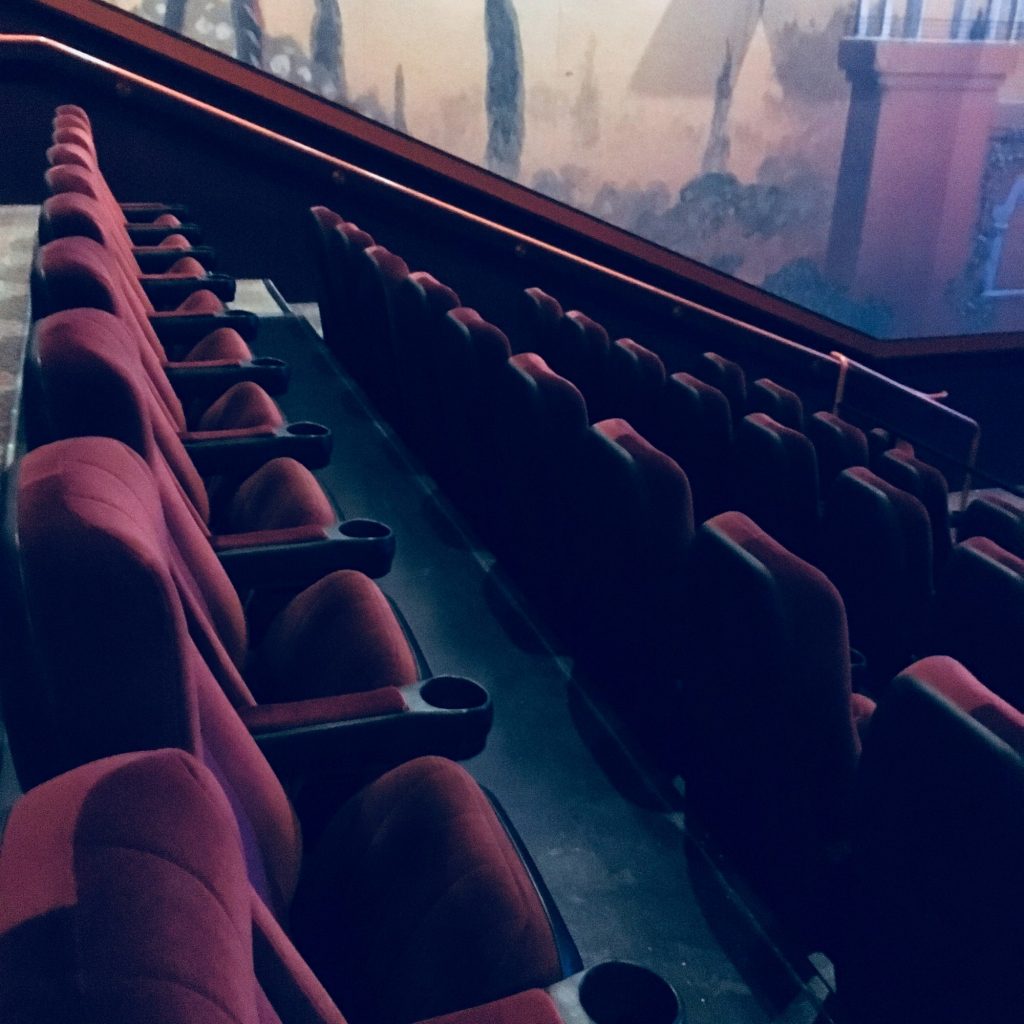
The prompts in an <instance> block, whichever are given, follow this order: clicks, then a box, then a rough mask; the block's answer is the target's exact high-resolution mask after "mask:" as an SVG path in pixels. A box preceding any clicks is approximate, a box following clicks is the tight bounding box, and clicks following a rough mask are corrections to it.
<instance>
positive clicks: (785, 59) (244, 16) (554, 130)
mask: <svg viewBox="0 0 1024 1024" xmlns="http://www.w3.org/2000/svg"><path fill="white" fill-rule="evenodd" d="M116 6H119V7H121V8H123V9H125V10H128V11H131V12H133V13H136V14H138V15H141V16H142V17H144V18H147V19H148V20H150V21H153V22H156V23H157V24H161V25H164V26H165V27H167V28H170V29H173V30H174V31H178V32H181V33H183V34H184V35H187V36H189V37H191V38H192V39H195V40H197V41H198V42H200V43H203V44H204V45H206V46H210V47H213V48H215V49H217V50H220V51H222V52H224V53H226V54H228V55H230V56H232V57H236V58H237V59H239V60H242V61H245V62H247V63H250V64H253V65H255V66H257V67H261V68H263V69H264V70H266V71H269V72H271V73H273V74H275V75H277V76H279V77H281V78H284V79H286V80H288V81H290V82H292V83H294V84H296V85H298V86H301V87H302V88H305V89H309V90H311V91H313V92H316V93H318V94H320V95H321V96H323V97H325V98H326V99H328V100H331V101H333V102H337V103H340V104H343V105H345V106H347V107H349V108H351V109H354V110H356V111H358V112H359V113H362V114H364V115H366V116H368V117H371V118H373V119H374V120H377V121H379V122H381V123H383V124H387V125H390V126H392V127H394V128H396V129H397V130H399V131H402V132H406V133H408V134H409V135H412V136H414V137H416V138H418V139H421V140H423V141H425V142H428V143H430V144H432V145H435V146H438V147H440V148H442V149H444V150H447V151H448V152H451V153H453V154H454V155H456V156H459V157H462V158H464V159H467V160H470V161H473V162H474V163H477V164H479V165H481V166H484V167H487V168H489V169H491V170H493V171H495V172H496V173H499V174H502V175H504V176H506V177H508V178H511V179H513V180H515V181H518V182H519V183H521V184H523V185H526V186H528V187H530V188H533V189H536V190H537V191H539V192H542V193H544V194H546V195H548V196H550V197H552V198H554V199H557V200H560V201H562V202H565V203H569V204H571V205H573V206H576V207H578V208H580V209H582V210H585V211H587V212H589V213H592V214H594V215H595V216H597V217H600V218H602V219H604V220H606V221H609V222H611V223H613V224H616V225H618V226H620V227H622V228H625V229H626V230H628V231H631V232H635V233H636V234H638V235H641V236H643V237H645V238H648V239H650V240H652V241H654V242H656V243H658V244H660V245H663V246H666V247H667V248H669V249H672V250H674V251H676V252H679V253H682V254H684V255H686V256H690V257H692V258H694V259H697V260H699V261H701V262H703V263H706V264H708V265H710V266H712V267H715V268H717V269H719V270H722V271H724V272H726V273H729V274H733V275H735V276H736V277H739V278H740V279H742V280H744V281H747V282H749V283H752V284H754V285H757V286H759V287H764V288H767V289H768V290H770V291H773V292H775V293H777V294H780V295H782V296H784V297H787V298H790V299H792V300H793V301H796V302H798V303H800V304H802V305H805V306H808V307H810V308H812V309H815V310H817V311H819V312H822V313H824V314H825V315H827V316H830V317H832V318H834V319H837V320H840V321H842V322H844V323H849V324H851V325H853V326H857V327H860V328H862V329H864V330H867V331H868V332H869V333H872V334H876V335H878V336H885V335H893V334H895V335H900V334H907V333H948V332H951V331H954V330H958V329H960V328H961V327H963V326H968V325H969V323H971V322H978V323H981V322H982V321H985V322H987V323H994V322H996V321H998V322H999V323H1003V322H1004V321H1006V317H1007V315H1008V314H1007V313H1006V310H1007V309H1009V308H1010V306H1011V305H1013V303H1012V302H1009V301H1008V300H1007V298H1006V297H1005V296H1004V297H1001V298H999V299H998V300H997V299H994V298H991V296H988V294H987V291H986V284H985V282H986V280H988V279H989V278H991V274H989V275H988V277H986V275H985V273H983V272H981V271H980V270H978V269H977V268H978V266H982V265H988V263H991V259H990V258H989V255H988V254H987V252H981V253H979V252H978V251H977V238H978V237H982V236H986V231H987V228H986V225H985V224H984V223H982V220H983V219H984V218H985V217H991V216H992V211H993V209H994V208H995V207H996V206H998V204H999V203H1000V202H1002V200H1003V199H1005V195H1004V196H1000V197H996V198H993V197H991V196H987V195H982V194H981V193H982V190H983V189H985V188H994V187H996V186H995V184H993V182H994V181H995V179H996V177H998V176H994V175H993V174H992V173H991V171H985V170H984V169H985V168H986V167H987V166H988V163H989V156H988V153H987V151H986V152H985V153H981V154H979V155H978V171H977V176H978V181H976V182H975V181H966V180H965V181H961V182H960V183H959V185H960V187H961V188H963V189H965V190H968V191H969V190H971V189H973V190H974V191H973V194H971V195H970V197H969V203H970V206H971V209H972V211H973V214H972V216H973V218H974V220H973V221H972V223H971V225H970V227H969V228H968V229H967V230H966V234H967V235H968V236H969V237H966V238H964V239H963V254H962V258H961V257H960V256H958V255H957V256H956V258H957V259H960V263H959V265H958V266H957V267H956V270H955V271H950V270H949V266H948V264H949V260H945V262H943V261H942V260H940V261H938V262H937V263H936V266H939V264H941V270H942V273H945V274H947V277H948V280H944V281H942V282H941V287H940V288H939V291H940V292H941V295H942V296H944V297H941V298H940V299H935V298H934V296H932V298H930V299H929V300H928V302H927V303H924V305H921V308H920V309H917V308H915V301H916V300H915V299H914V298H913V297H911V298H908V296H907V292H908V290H909V289H908V288H907V287H900V285H899V283H898V282H892V287H890V281H889V278H888V277H887V276H886V273H885V272H878V273H874V272H872V273H868V272H867V271H865V270H864V269H863V267H862V266H861V264H859V263H858V262H857V260H856V259H852V258H847V256H848V251H849V248H850V246H853V247H854V248H856V249H858V251H859V250H860V248H861V247H862V246H864V245H866V243H865V241H864V232H865V231H867V230H868V227H869V226H870V225H871V224H872V223H873V220H872V218H873V217H875V216H876V212H877V211H875V210H874V207H872V205H871V203H870V202H866V203H865V204H864V209H863V210H860V208H859V207H857V203H856V202H854V204H853V209H854V211H855V212H854V214H849V212H845V213H843V215H842V217H841V218H840V221H841V223H839V224H838V226H837V224H835V223H833V221H834V216H833V215H834V211H835V209H836V204H837V195H839V196H840V200H841V202H842V204H843V209H844V210H846V211H848V210H849V209H850V208H851V207H850V206H849V204H850V202H851V199H850V197H851V196H854V195H855V194H859V193H857V189H856V188H855V187H854V186H856V185H857V179H856V173H860V174H861V177H862V178H863V177H864V175H865V174H866V173H867V172H866V171H864V170H863V167H867V166H871V165H872V163H873V162H874V163H875V164H877V159H876V158H877V157H879V155H880V154H881V155H882V156H885V157H886V159H888V160H890V161H891V162H892V163H893V166H892V167H891V168H890V170H891V172H892V173H894V174H899V173H900V168H901V161H900V160H899V159H898V158H896V157H895V156H893V154H892V153H891V152H888V151H887V150H886V149H885V145H884V143H885V139H886V138H887V137H888V136H886V135H885V133H886V132H887V131H888V132H889V133H890V135H896V136H898V135H899V132H900V123H899V117H896V115H893V117H894V118H895V121H894V122H893V123H889V121H887V120H886V117H887V116H889V115H888V113H887V108H886V106H885V103H883V104H882V108H883V109H882V113H881V114H880V115H879V116H878V117H876V119H875V121H874V122H872V121H871V118H869V117H865V116H864V115H863V110H864V109H866V108H865V107H864V103H863V102H862V100H863V96H862V95H861V94H862V93H865V90H867V91H870V88H875V89H876V91H877V82H878V81H879V80H880V77H879V76H881V77H882V78H884V79H885V81H886V82H888V81H889V80H890V78H891V77H892V76H891V75H890V74H889V72H888V71H886V72H884V73H883V72H882V71H880V70H879V69H880V68H881V67H882V64H885V63H886V62H887V61H890V62H891V60H896V61H897V64H898V63H899V61H908V60H909V61H910V63H911V64H913V63H914V61H915V60H918V59H919V58H920V55H921V54H922V53H925V52H928V53H932V52H934V53H938V52H939V50H938V49H936V48H937V47H938V48H941V47H946V46H952V45H960V47H961V50H962V51H963V52H967V50H971V51H972V52H973V50H976V49H978V48H979V47H981V46H987V47H989V48H993V49H999V50H1001V51H1013V59H1012V60H1007V61H1004V62H1003V63H1002V64H1000V70H999V72H998V75H997V78H998V81H997V83H996V87H995V89H994V90H992V97H993V102H992V111H991V112H990V113H991V114H992V126H991V128H992V132H993V133H995V134H998V131H1002V132H1003V134H1005V133H1006V131H1008V130H1012V129H1013V125H1012V124H1010V127H1009V128H1008V127H1007V116H1008V115H1007V114H1006V111H1008V110H1011V109H1015V108H1014V106H1013V105H1014V103H1017V102H1019V101H1020V100H1024V87H1022V83H1021V81H1020V74H1019V73H1018V72H1017V70H1016V51H1017V49H1018V47H1019V43H1018V40H1019V39H1020V37H1021V35H1022V34H1024V0H716V2H711V0H703V2H700V0H631V2H630V3H622V2H616V3H613V2H607V0H605V2H601V0H141V2H140V0H117V2H116ZM954 41H956V42H955V43H954ZM844 47H845V48H846V49H847V50H849V51H850V52H851V53H856V52H860V50H858V47H860V49H861V50H863V48H864V47H870V48H871V53H872V55H873V56H872V57H871V60H872V61H873V62H874V63H873V64H872V66H871V75H873V76H874V77H873V81H874V82H875V86H870V83H868V84H865V83H863V82H862V83H861V84H860V85H858V84H857V81H856V73H855V72H854V71H851V70H850V67H844V65H843V60H844V58H843V57H842V52H844ZM851 47H852V50H851ZM928 48H931V49H928ZM897 58H898V59H897ZM849 59H850V60H854V63H856V59H854V58H852V57H851V58H849ZM861 63H863V59H861ZM847 64H849V60H847ZM893 74H895V75H896V78H898V77H899V74H898V71H896V72H893ZM887 75H889V77H886V76H887ZM965 75H966V72H965ZM869 77H870V76H869ZM968 77H969V76H968ZM894 80H895V79H894ZM936 81H937V82H938V78H937V79H936ZM964 81H965V83H967V79H966V78H965V80H964ZM851 83H852V85H851ZM968 84H969V83H968ZM966 87H967V85H966V84H965V88H966ZM858 89H859V90H860V92H858ZM885 89H888V85H886V87H885ZM883 91H885V90H883ZM942 93H945V94H946V97H945V98H946V99H947V100H948V94H949V89H948V83H946V85H944V87H943V88H942V89H936V90H935V91H934V95H932V96H930V97H929V98H928V99H927V102H926V106H927V105H928V104H932V103H940V102H944V100H943V99H941V98H940V94H942ZM851 96H853V102H851ZM885 102H886V103H887V102H888V100H886V101H885ZM897 114H899V116H900V117H909V118H915V117H919V112H918V113H915V112H914V111H913V110H911V109H910V107H909V106H908V107H907V108H906V110H904V111H903V113H900V112H899V111H897ZM891 120H893V119H892V118H890V121H891ZM927 120H928V118H927V117H925V118H924V121H927ZM940 120H941V119H940ZM1012 120H1013V119H1012V117H1011V118H1010V121H1011V122H1012ZM936 123H938V122H936ZM1016 127H1017V128H1024V119H1022V124H1021V125H1018V126H1016ZM986 131H987V129H986ZM903 133H904V136H905V142H906V145H908V146H910V147H913V146H915V145H918V143H917V142H915V137H914V123H910V122H908V123H907V124H905V125H903ZM985 138H986V139H988V134H986V136H985ZM921 145H924V143H922V144H921ZM979 145H980V143H979ZM985 145H986V146H987V145H988V143H987V142H986V143H985ZM887 153H888V155H887V156H886V154H887ZM929 159H932V157H929ZM884 162H885V161H884V160H883V163H884ZM968 163H969V162H968ZM902 165H903V168H904V169H905V168H906V167H907V166H913V165H914V160H913V159H909V160H905V161H902ZM972 166H973V165H972ZM858 167H860V168H861V170H860V171H859V172H857V168H858ZM965 167H967V163H963V162H961V164H958V165H957V168H956V171H957V173H958V174H961V175H962V174H963V173H964V168H965ZM875 171H877V166H876V167H875ZM875 171H872V174H874V173H875ZM951 173H952V172H951ZM972 173H973V172H972ZM872 187H875V186H874V185H873V186H872ZM879 187H881V186H879ZM952 187H954V183H953V182H950V181H947V182H945V183H944V184H943V185H942V188H943V189H950V188H952ZM998 187H1003V183H1002V180H1001V179H1000V180H999V182H998ZM862 191H863V190H862ZM883 191H884V189H883ZM1004 192H1005V189H1004ZM897 198H898V197H897ZM931 198H932V200H935V196H934V195H933V196H932V197H931ZM940 198H941V197H940ZM919 201H923V200H919V198H918V197H911V199H909V200H906V199H901V200H899V202H902V206H900V207H899V209H900V211H901V213H900V216H901V217H904V216H905V217H906V218H907V219H908V220H909V221H910V222H911V223H915V224H916V223H917V222H918V221H919V220H922V219H923V220H928V217H929V215H928V214H927V213H922V212H921V211H920V210H918V209H917V205H916V204H917V203H918V202H919ZM894 202H897V200H894ZM876 205H877V204H876ZM886 209H890V207H886ZM858 211H859V212H858ZM878 216H881V215H880V214H879V215H878ZM1021 216H1024V208H1022V211H1021ZM844 232H845V233H844ZM988 234H991V235H993V237H995V236H996V235H998V238H999V244H1000V245H1001V246H1002V247H1003V250H1004V252H1003V254H1002V258H1003V259H1004V261H1005V260H1006V256H1007V254H1006V252H1005V248H1006V246H1007V245H1009V244H1010V241H1011V240H1012V239H1016V238H1018V237H1020V238H1021V240H1022V241H1021V245H1024V231H1021V232H1014V231H1012V230H1009V229H1002V230H1000V231H988ZM922 237H923V236H922ZM930 238H931V236H929V238H927V239H925V241H924V242H923V243H922V244H925V245H931V244H933V240H929V239H930ZM934 244H935V245H940V244H941V245H943V246H946V248H947V249H949V251H950V253H952V252H953V249H955V245H954V243H953V241H951V240H949V239H945V240H942V241H941V243H940V242H939V241H934ZM867 249H870V246H867ZM837 252H839V253H840V254H841V257H842V258H839V257H837V255H836V254H837ZM954 255H955V254H954ZM950 258H951V259H952V258H953V257H952V256H951V257H950ZM986 261H988V263H986ZM972 267H974V268H975V269H974V270H972V269H971V268H972ZM876 269H877V268H876ZM1005 278H1006V274H1005V273H1003V274H1001V276H1000V282H1001V287H1002V290H1003V291H1006V292H1012V290H1013V289H1012V288H1006V287H1003V286H1004V285H1005ZM1020 286H1021V287H1024V274H1022V276H1021V280H1020ZM933 291H934V289H933ZM988 291H991V289H988ZM997 301H998V302H999V303H1002V305H1000V307H999V310H998V311H997V313H998V315H995V314H993V312H992V309H991V308H989V307H991V306H992V304H993V303H994V302H997ZM922 302H924V300H922ZM925 306H927V308H925ZM982 307H984V308H985V309H986V310H987V313H986V315H987V321H986V320H985V318H984V317H982V318H981V319H980V320H979V312H978V311H979V309H980V308H982ZM958 317H959V318H961V319H962V320H963V323H962V324H961V323H960V321H959V320H958V319H957V318H958ZM1011 319H1012V315H1011ZM1019 319H1020V325H1021V326H1022V327H1024V309H1022V310H1021V312H1020V315H1019Z"/></svg>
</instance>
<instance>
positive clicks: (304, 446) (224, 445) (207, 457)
mask: <svg viewBox="0 0 1024 1024" xmlns="http://www.w3.org/2000/svg"><path fill="white" fill-rule="evenodd" d="M181 440H182V442H183V443H184V445H185V449H186V450H187V451H188V454H189V456H190V457H191V459H192V461H193V462H194V463H195V467H196V469H197V470H198V471H199V473H200V474H201V475H202V476H219V475H221V474H228V475H230V476H248V475H249V474H250V473H254V472H255V471H256V470H257V469H259V468H260V466H262V465H263V464H264V463H266V462H269V461H270V460H271V459H280V458H291V459H295V460H297V461H298V462H301V463H302V464H303V465H304V466H308V467H309V468H310V469H321V468H322V467H323V466H326V465H327V463H328V462H330V460H331V448H332V447H333V444H334V437H333V435H332V434H331V431H330V430H329V429H328V428H327V427H325V426H324V425H323V424H321V423H306V422H302V421H300V422H298V423H288V424H286V425H285V426H283V427H278V428H277V429H275V430H272V429H269V428H266V429H264V428H260V427H254V428H253V429H251V430H196V431H192V432H190V433H186V434H182V435H181Z"/></svg>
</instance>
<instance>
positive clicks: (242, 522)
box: [34, 309, 337, 538]
mask: <svg viewBox="0 0 1024 1024" xmlns="http://www.w3.org/2000/svg"><path fill="white" fill-rule="evenodd" d="M34 339H35V349H36V355H37V358H38V364H39V380H40V397H41V399H42V405H43V406H44V409H45V416H46V419H47V424H48V427H49V430H50V434H51V436H52V437H81V436H87V435H99V436H106V437H113V438H116V439H118V440H120V441H122V442H123V443H125V444H127V445H129V446H130V447H132V448H134V449H135V450H136V451H137V452H138V453H139V454H140V455H142V456H143V457H144V458H145V459H146V462H147V464H148V465H149V467H150V471H151V472H152V473H153V474H154V476H155V477H156V478H157V479H158V480H159V481H160V486H161V489H162V493H163V497H164V501H165V503H166V504H167V505H168V507H170V506H172V505H173V506H176V507H177V508H178V509H179V510H180V512H181V514H182V518H183V521H189V520H190V521H192V522H193V523H194V524H195V525H197V526H198V527H199V528H200V529H201V530H202V531H203V532H204V533H205V535H206V537H207V538H209V537H210V533H209V527H210V526H211V524H212V525H213V527H214V528H215V529H216V530H217V531H218V532H221V533H246V532H249V531H256V530H280V529H285V528H291V527H315V526H327V525H330V524H333V523H334V522H336V520H337V516H336V514H335V511H334V509H333V508H332V506H331V503H330V501H329V500H328V498H327V497H326V495H325V494H324V492H323V490H322V488H321V487H320V485H319V483H317V481H316V479H315V477H314V476H313V475H312V473H311V472H310V471H309V470H308V469H306V468H305V467H304V466H302V465H300V464H299V463H298V462H296V461H295V460H294V459H284V458H281V459H273V460H271V461H269V462H267V463H265V464H264V465H263V466H262V467H260V468H259V469H257V470H256V471H255V472H246V473H243V474H241V475H240V476H238V477H236V478H235V479H234V480H232V481H230V483H229V482H228V481H227V480H222V481H221V482H220V484H219V485H218V486H217V487H216V488H215V490H214V491H213V492H212V493H211V491H208V490H207V486H206V483H205V482H204V480H203V478H202V477H201V476H200V474H199V472H198V470H197V469H196V467H195V464H194V463H193V461H192V459H191V458H190V457H189V454H188V452H187V451H186V449H185V447H184V445H183V443H182V436H185V437H194V438H200V439H202V438H216V437H222V436H226V437H227V438H238V437H245V436H250V437H253V438H258V437H260V436H263V435H265V434H266V433H267V432H268V428H267V427H266V426H265V425H264V424H263V422H261V420H263V417H255V420H256V422H255V423H254V424H252V425H251V426H249V425H247V419H246V417H247V407H251V406H252V405H253V404H254V403H253V402H252V396H251V395H250V393H249V389H250V388H253V387H255V386H254V385H249V386H248V387H247V386H246V385H243V384H239V385H236V386H235V388H233V389H232V390H231V391H229V392H228V393H227V394H225V395H224V396H222V398H221V399H219V400H218V402H216V403H215V404H214V405H213V406H211V408H210V409H209V410H208V412H207V414H206V416H205V417H204V419H203V420H202V421H200V425H201V426H204V427H205V426H206V425H207V423H208V422H209V421H211V420H212V421H213V422H214V423H216V422H217V419H218V417H219V418H222V419H225V420H227V421H228V422H229V423H235V424H238V426H237V427H234V428H229V429H227V430H224V431H216V430H203V431H200V432H198V433H194V434H188V433H187V432H183V431H182V428H183V427H184V422H183V421H184V416H183V414H182V411H181V407H180V405H177V406H176V398H175V396H174V393H173V392H172V391H171V390H170V389H169V388H168V389H166V390H165V391H164V393H163V394H162V395H161V394H157V393H156V389H155V388H154V387H152V380H153V378H152V376H151V375H148V374H146V373H145V372H144V369H143V366H142V361H141V358H140V353H142V352H143V351H144V349H142V348H141V347H140V346H139V345H138V344H136V343H135V342H134V341H133V340H132V339H131V337H130V336H129V331H128V330H127V329H126V327H125V326H124V323H123V321H121V320H120V319H119V318H118V317H115V316H114V315H112V314H110V313H106V312H104V311H102V310H98V309H71V310H65V311H64V312H62V313H55V314H53V315H52V316H49V317H46V318H44V319H43V320H41V321H39V323H38V324H37V325H36V330H35V336H34ZM257 391H258V389H257ZM259 394H262V393H259ZM259 394H257V395H256V397H257V398H258V397H259ZM236 396H238V397H240V398H241V399H242V402H241V405H242V408H241V409H240V410H233V409H232V400H233V399H234V398H235V397H236ZM264 398H265V395H264ZM161 399H162V401H161ZM266 401H269V399H266ZM175 406H176V407H175ZM168 408H170V409H171V410H173V412H174V413H176V415H169V414H168V412H167V409H168ZM256 408H257V410H259V409H260V408H261V407H260V405H259V404H256Z"/></svg>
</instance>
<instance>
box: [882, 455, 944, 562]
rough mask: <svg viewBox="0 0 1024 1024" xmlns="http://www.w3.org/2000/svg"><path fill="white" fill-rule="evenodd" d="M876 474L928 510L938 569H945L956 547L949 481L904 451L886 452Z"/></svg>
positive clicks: (933, 552)
mask: <svg viewBox="0 0 1024 1024" xmlns="http://www.w3.org/2000/svg"><path fill="white" fill-rule="evenodd" d="M875 472H876V473H878V475H879V476H880V477H882V479H884V480H888V481H889V483H891V484H893V485H894V486H896V487H899V488H902V489H903V490H904V491H906V492H907V493H908V494H913V495H914V497H915V498H917V499H919V500H920V502H921V504H923V505H924V507H925V508H926V509H927V510H928V518H929V520H930V521H931V527H932V557H933V559H934V560H935V565H936V567H939V566H942V565H944V564H945V561H946V559H947V558H948V557H949V552H950V549H951V548H952V546H953V540H952V535H951V532H950V524H949V485H948V484H947V483H946V478H945V477H944V476H943V475H942V474H941V473H940V472H939V471H938V470H937V469H936V468H935V467H934V466H930V465H928V463H927V462H923V461H922V460H921V459H919V458H917V457H916V456H915V455H914V453H913V452H912V451H907V450H905V449H900V448H892V449H890V450H889V451H887V452H885V453H884V454H883V455H882V456H881V458H879V460H878V463H877V467H876V469H875Z"/></svg>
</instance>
